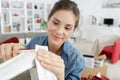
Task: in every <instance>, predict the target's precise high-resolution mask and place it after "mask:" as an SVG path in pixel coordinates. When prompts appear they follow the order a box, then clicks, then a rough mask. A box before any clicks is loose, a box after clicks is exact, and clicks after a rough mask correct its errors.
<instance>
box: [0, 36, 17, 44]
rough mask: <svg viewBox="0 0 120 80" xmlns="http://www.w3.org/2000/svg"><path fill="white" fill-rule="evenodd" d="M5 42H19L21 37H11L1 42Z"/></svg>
mask: <svg viewBox="0 0 120 80" xmlns="http://www.w3.org/2000/svg"><path fill="white" fill-rule="evenodd" d="M3 43H19V39H18V38H17V37H11V38H9V39H7V40H5V41H3V42H0V45H1V44H3Z"/></svg>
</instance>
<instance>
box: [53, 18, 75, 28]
mask: <svg viewBox="0 0 120 80" xmlns="http://www.w3.org/2000/svg"><path fill="white" fill-rule="evenodd" d="M54 20H57V21H58V22H60V20H59V19H57V18H55V17H54ZM67 25H68V26H71V27H72V26H73V25H72V24H67Z"/></svg>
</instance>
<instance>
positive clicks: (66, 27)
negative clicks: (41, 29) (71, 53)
mask: <svg viewBox="0 0 120 80" xmlns="http://www.w3.org/2000/svg"><path fill="white" fill-rule="evenodd" d="M75 21H76V18H75V15H74V14H73V12H72V11H67V10H59V11H57V12H55V13H54V14H53V15H52V16H51V18H50V19H49V21H48V23H47V26H48V28H47V31H48V40H49V42H50V43H51V44H53V45H62V44H63V43H64V42H65V41H66V40H67V39H68V38H70V36H71V35H72V34H73V32H74V29H75Z"/></svg>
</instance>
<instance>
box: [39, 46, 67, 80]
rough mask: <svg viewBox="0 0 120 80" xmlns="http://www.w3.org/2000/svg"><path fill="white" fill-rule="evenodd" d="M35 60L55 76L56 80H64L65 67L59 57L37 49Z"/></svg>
mask: <svg viewBox="0 0 120 80" xmlns="http://www.w3.org/2000/svg"><path fill="white" fill-rule="evenodd" d="M37 59H38V61H39V62H40V64H41V65H42V66H43V67H44V68H45V69H47V70H49V71H51V72H53V73H54V74H55V75H56V77H57V80H64V72H65V65H64V61H63V59H62V58H61V57H60V56H58V55H56V54H55V53H52V52H50V51H46V50H44V49H41V48H39V49H38V51H37Z"/></svg>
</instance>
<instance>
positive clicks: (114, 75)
mask: <svg viewBox="0 0 120 80" xmlns="http://www.w3.org/2000/svg"><path fill="white" fill-rule="evenodd" d="M73 44H74V46H75V47H76V48H78V49H79V50H81V51H82V52H83V54H90V55H98V54H94V52H93V53H92V50H91V48H92V46H93V44H94V42H90V41H87V40H84V39H78V40H77V41H76V43H73ZM105 64H106V65H107V77H108V78H109V79H110V80H120V75H119V73H120V59H119V61H118V62H117V63H115V64H111V63H110V62H109V60H105Z"/></svg>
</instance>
